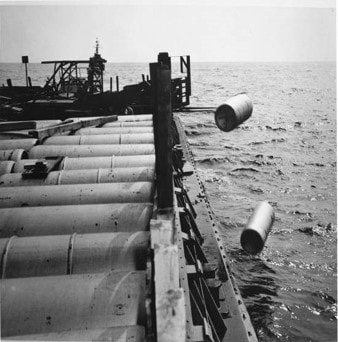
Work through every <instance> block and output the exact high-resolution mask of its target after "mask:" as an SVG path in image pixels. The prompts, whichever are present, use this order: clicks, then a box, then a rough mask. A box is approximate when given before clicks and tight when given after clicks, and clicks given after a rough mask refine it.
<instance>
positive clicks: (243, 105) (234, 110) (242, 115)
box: [215, 94, 253, 132]
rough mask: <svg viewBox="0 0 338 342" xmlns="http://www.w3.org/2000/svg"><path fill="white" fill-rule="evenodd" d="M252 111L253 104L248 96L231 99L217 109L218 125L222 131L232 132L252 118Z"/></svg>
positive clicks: (241, 95)
mask: <svg viewBox="0 0 338 342" xmlns="http://www.w3.org/2000/svg"><path fill="white" fill-rule="evenodd" d="M252 109H253V107H252V102H251V100H250V98H249V97H248V96H247V95H246V94H238V95H236V96H234V97H231V98H230V99H228V100H227V101H226V102H225V104H223V105H221V106H219V107H218V108H217V109H216V112H215V122H216V125H217V127H218V128H219V129H220V130H222V131H225V132H230V131H232V130H233V129H234V128H236V127H237V126H238V125H240V124H241V123H242V122H244V121H245V120H247V119H248V118H249V117H250V116H251V114H252Z"/></svg>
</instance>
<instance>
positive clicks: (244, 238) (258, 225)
mask: <svg viewBox="0 0 338 342" xmlns="http://www.w3.org/2000/svg"><path fill="white" fill-rule="evenodd" d="M274 220H275V214H274V212H273V208H272V207H271V205H270V204H269V203H268V202H267V201H263V202H260V203H258V205H257V206H256V207H255V209H254V212H253V213H252V215H251V216H250V218H249V220H248V223H247V225H246V227H245V228H244V230H243V232H242V235H241V245H242V247H243V249H244V250H245V251H246V252H248V253H250V254H257V253H259V252H261V251H262V249H263V247H264V244H265V241H266V239H267V238H268V235H269V233H270V231H271V228H272V225H273V222H274Z"/></svg>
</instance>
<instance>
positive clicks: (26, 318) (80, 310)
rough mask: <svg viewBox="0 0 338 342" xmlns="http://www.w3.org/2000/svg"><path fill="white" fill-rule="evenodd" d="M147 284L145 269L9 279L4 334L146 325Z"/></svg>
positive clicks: (4, 290)
mask: <svg viewBox="0 0 338 342" xmlns="http://www.w3.org/2000/svg"><path fill="white" fill-rule="evenodd" d="M145 287H146V272H145V271H129V272H125V271H116V272H110V273H104V274H102V273H96V274H80V275H66V276H49V277H31V278H19V279H16V278H15V279H5V280H3V281H2V284H1V310H2V312H6V315H2V317H1V333H2V338H6V337H7V336H17V335H32V334H48V333H51V332H56V331H71V330H75V331H76V330H91V329H99V328H103V327H121V326H124V325H126V322H127V324H128V325H132V326H133V325H137V324H141V325H142V324H145V304H144V303H145V292H146V288H145ZM18 308H20V309H19V310H18ZM32 308H34V309H32Z"/></svg>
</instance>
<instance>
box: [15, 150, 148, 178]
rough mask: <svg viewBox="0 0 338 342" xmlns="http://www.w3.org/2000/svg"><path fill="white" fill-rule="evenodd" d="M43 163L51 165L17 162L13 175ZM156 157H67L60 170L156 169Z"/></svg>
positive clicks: (25, 160)
mask: <svg viewBox="0 0 338 342" xmlns="http://www.w3.org/2000/svg"><path fill="white" fill-rule="evenodd" d="M39 161H42V162H43V163H46V164H49V163H50V161H49V160H48V159H24V160H20V161H17V162H15V165H14V168H13V170H12V172H13V173H22V172H23V171H24V169H25V165H33V164H35V163H36V162H39ZM154 165H155V155H154V154H148V155H136V156H112V157H105V156H103V157H82V158H68V157H65V158H64V159H63V160H62V162H61V163H60V166H59V169H60V170H81V169H87V170H89V169H98V168H102V169H113V168H116V167H121V168H126V167H142V166H143V167H146V166H148V167H149V166H150V167H154Z"/></svg>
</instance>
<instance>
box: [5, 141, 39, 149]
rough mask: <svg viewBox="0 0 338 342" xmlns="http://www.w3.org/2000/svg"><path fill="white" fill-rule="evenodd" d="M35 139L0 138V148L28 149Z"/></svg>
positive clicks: (34, 143)
mask: <svg viewBox="0 0 338 342" xmlns="http://www.w3.org/2000/svg"><path fill="white" fill-rule="evenodd" d="M37 142H38V140H37V139H8V140H0V149H1V150H16V149H23V150H25V151H29V150H30V148H32V147H33V146H34V145H36V143H37Z"/></svg>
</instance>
